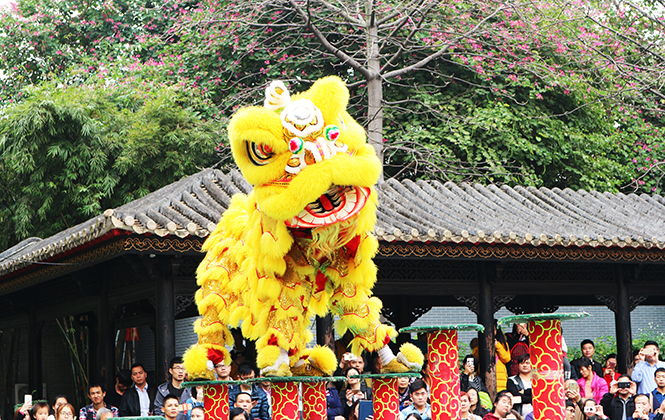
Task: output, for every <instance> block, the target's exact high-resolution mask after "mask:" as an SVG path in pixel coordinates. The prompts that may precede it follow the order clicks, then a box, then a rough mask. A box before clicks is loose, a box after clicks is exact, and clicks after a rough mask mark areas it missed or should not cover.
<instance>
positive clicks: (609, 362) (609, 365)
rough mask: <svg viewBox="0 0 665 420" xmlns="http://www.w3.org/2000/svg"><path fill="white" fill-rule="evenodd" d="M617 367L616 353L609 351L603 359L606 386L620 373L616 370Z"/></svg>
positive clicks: (617, 377)
mask: <svg viewBox="0 0 665 420" xmlns="http://www.w3.org/2000/svg"><path fill="white" fill-rule="evenodd" d="M616 368H617V355H616V354H615V353H610V354H608V355H607V358H606V359H605V368H604V369H603V373H604V374H605V382H607V386H611V385H612V383H613V382H615V381H616V380H617V379H619V376H621V373H619V372H617V371H616Z"/></svg>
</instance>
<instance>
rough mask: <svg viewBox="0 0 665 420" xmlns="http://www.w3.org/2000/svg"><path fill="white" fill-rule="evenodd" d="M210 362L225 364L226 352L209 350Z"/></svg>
mask: <svg viewBox="0 0 665 420" xmlns="http://www.w3.org/2000/svg"><path fill="white" fill-rule="evenodd" d="M208 360H210V361H211V362H212V363H213V364H215V365H216V364H218V363H222V362H224V352H223V351H221V350H217V349H208Z"/></svg>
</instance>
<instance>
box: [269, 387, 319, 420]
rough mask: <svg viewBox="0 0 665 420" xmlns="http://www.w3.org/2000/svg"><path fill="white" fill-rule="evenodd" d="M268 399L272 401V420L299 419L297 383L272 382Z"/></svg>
mask: <svg viewBox="0 0 665 420" xmlns="http://www.w3.org/2000/svg"><path fill="white" fill-rule="evenodd" d="M270 398H271V399H272V420H297V419H298V418H300V413H299V411H298V383H297V382H273V384H272V387H271V390H270ZM324 403H325V396H324ZM324 407H325V405H324ZM324 413H325V410H324ZM324 415H325V414H324Z"/></svg>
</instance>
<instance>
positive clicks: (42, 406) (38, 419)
mask: <svg viewBox="0 0 665 420" xmlns="http://www.w3.org/2000/svg"><path fill="white" fill-rule="evenodd" d="M48 415H49V405H48V403H45V402H43V401H38V402H36V403H34V404H33V405H32V410H30V418H31V419H32V420H46V419H48Z"/></svg>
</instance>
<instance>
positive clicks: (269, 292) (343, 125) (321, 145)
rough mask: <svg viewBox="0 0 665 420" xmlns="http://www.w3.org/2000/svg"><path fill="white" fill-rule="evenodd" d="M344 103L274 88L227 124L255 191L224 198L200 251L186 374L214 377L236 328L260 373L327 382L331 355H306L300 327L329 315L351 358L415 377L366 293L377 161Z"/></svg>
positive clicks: (341, 92) (320, 85) (334, 89)
mask: <svg viewBox="0 0 665 420" xmlns="http://www.w3.org/2000/svg"><path fill="white" fill-rule="evenodd" d="M348 100H349V93H348V90H347V88H346V86H345V85H344V83H343V82H342V80H341V79H339V78H338V77H326V78H323V79H321V80H319V81H317V82H316V83H314V85H313V86H312V87H311V88H310V89H309V90H308V91H306V92H304V93H301V94H299V95H296V96H294V97H293V98H291V97H290V95H289V93H288V91H287V89H286V87H285V86H284V84H283V83H282V82H273V83H272V84H271V85H270V86H269V87H268V88H267V89H266V100H265V103H264V106H263V107H248V108H244V109H241V110H240V111H238V112H237V113H236V114H235V115H234V116H233V118H232V119H231V122H230V124H229V127H228V134H229V139H230V143H231V148H232V151H233V157H234V159H235V161H236V163H237V164H238V166H239V167H240V170H241V171H242V173H243V175H244V177H245V178H246V179H247V181H249V183H251V184H252V185H254V190H253V191H252V193H250V194H249V195H248V196H246V195H243V194H237V195H235V196H234V197H233V200H232V203H231V205H230V206H229V209H228V210H227V211H226V212H225V213H224V216H223V217H222V219H221V220H220V222H219V224H218V225H217V228H216V229H215V231H214V232H213V233H212V234H211V235H210V237H209V238H208V239H207V240H206V242H205V243H204V245H203V251H206V252H207V254H206V257H205V259H204V260H203V261H202V262H201V265H200V266H199V268H198V270H197V279H198V280H197V283H198V285H199V286H200V289H199V290H198V291H197V293H196V303H197V305H198V309H199V313H200V314H201V315H202V317H201V318H200V319H199V320H197V322H196V323H195V326H194V329H195V331H196V333H197V334H198V336H199V340H198V343H197V344H195V345H194V346H192V347H191V348H190V349H189V350H187V352H186V353H185V356H184V359H185V367H186V369H187V371H188V372H189V373H190V375H192V376H193V377H199V378H208V379H214V375H213V370H212V366H213V364H216V363H219V362H221V361H224V362H225V363H226V364H230V363H231V358H230V355H229V352H228V350H227V349H226V347H225V345H228V346H232V345H233V338H232V335H231V333H230V332H229V330H228V325H231V326H237V325H238V324H240V322H241V321H242V333H243V335H244V336H245V337H247V338H249V339H252V340H257V341H256V348H257V351H258V356H257V366H258V367H259V368H261V371H262V373H263V374H264V375H266V376H290V375H296V376H303V375H331V374H332V372H333V370H334V369H335V367H336V364H337V362H336V359H335V355H334V353H333V352H332V351H331V350H330V349H328V348H327V347H316V348H314V349H307V348H306V345H307V343H309V342H310V341H311V340H312V333H311V332H310V330H309V326H310V322H311V318H313V317H314V315H319V316H323V315H325V314H326V313H327V312H328V310H332V312H333V314H335V315H337V316H338V317H339V321H338V323H337V330H338V333H339V334H344V333H345V332H346V331H347V329H348V330H351V332H352V333H353V334H354V335H355V338H354V339H353V340H352V341H351V351H352V352H353V353H355V354H357V355H359V354H360V353H361V352H362V351H363V350H368V351H376V350H378V351H379V355H380V356H381V359H382V362H383V366H384V371H386V372H404V371H407V370H415V371H417V370H419V369H420V367H421V365H422V363H423V355H422V353H421V352H420V351H419V350H418V349H417V348H416V347H415V346H413V345H410V344H405V345H402V347H401V348H400V353H399V354H398V355H397V356H394V355H393V353H392V351H391V350H390V348H389V347H388V346H387V343H388V342H389V341H390V339H391V338H393V337H395V336H396V335H397V332H396V331H395V330H394V328H392V327H391V326H388V325H383V324H381V323H380V322H379V311H380V310H381V306H382V304H381V301H380V300H379V299H378V298H376V297H372V295H371V289H372V286H373V285H374V282H375V281H376V266H375V265H374V263H373V261H372V257H373V256H374V254H375V253H376V251H377V248H378V241H377V240H376V238H374V237H373V236H372V235H371V233H370V232H371V231H372V229H373V228H374V223H375V219H376V203H377V197H376V192H375V191H374V189H373V185H374V184H375V183H376V181H377V179H378V177H379V175H380V172H381V163H380V162H379V160H378V159H377V157H376V153H375V151H374V148H373V147H371V146H370V145H368V144H367V143H366V139H365V132H364V130H363V128H362V127H361V126H360V125H359V124H358V123H357V122H356V121H354V120H353V118H351V116H350V115H349V114H348V112H347V111H346V107H347V104H348Z"/></svg>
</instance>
